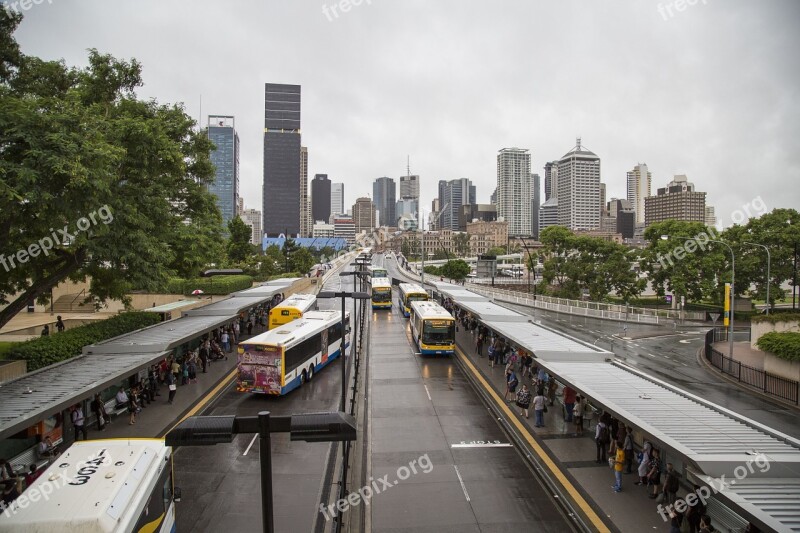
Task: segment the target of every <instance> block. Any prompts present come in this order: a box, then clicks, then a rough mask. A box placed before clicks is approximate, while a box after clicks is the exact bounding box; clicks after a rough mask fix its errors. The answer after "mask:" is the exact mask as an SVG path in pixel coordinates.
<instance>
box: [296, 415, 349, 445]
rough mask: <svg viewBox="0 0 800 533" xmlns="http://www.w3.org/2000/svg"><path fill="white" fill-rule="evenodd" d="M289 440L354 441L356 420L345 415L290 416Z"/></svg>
mask: <svg viewBox="0 0 800 533" xmlns="http://www.w3.org/2000/svg"><path fill="white" fill-rule="evenodd" d="M290 438H291V440H293V441H294V440H301V441H305V442H332V441H353V440H356V419H355V418H354V417H353V416H352V415H349V414H347V413H341V412H335V413H307V414H301V415H292V422H291V429H290Z"/></svg>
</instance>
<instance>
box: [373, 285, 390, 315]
mask: <svg viewBox="0 0 800 533" xmlns="http://www.w3.org/2000/svg"><path fill="white" fill-rule="evenodd" d="M370 294H371V297H372V308H373V309H391V308H392V282H391V281H389V278H373V279H372V292H371V293H370Z"/></svg>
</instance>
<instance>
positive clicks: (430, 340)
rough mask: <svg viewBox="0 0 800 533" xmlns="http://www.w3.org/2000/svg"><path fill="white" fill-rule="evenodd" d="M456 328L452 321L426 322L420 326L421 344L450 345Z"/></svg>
mask: <svg viewBox="0 0 800 533" xmlns="http://www.w3.org/2000/svg"><path fill="white" fill-rule="evenodd" d="M455 333H456V326H455V322H453V321H452V320H426V321H425V323H424V325H423V326H422V342H424V343H425V344H434V343H441V344H452V343H453V339H454V338H455Z"/></svg>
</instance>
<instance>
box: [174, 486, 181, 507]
mask: <svg viewBox="0 0 800 533" xmlns="http://www.w3.org/2000/svg"><path fill="white" fill-rule="evenodd" d="M181 495H182V492H181V488H180V487H175V488H174V489H173V492H172V500H173V501H174V502H175V503H180V502H181Z"/></svg>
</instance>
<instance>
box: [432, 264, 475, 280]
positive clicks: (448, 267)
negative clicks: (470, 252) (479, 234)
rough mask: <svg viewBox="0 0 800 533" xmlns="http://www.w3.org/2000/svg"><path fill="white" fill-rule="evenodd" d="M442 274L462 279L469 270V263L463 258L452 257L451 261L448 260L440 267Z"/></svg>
mask: <svg viewBox="0 0 800 533" xmlns="http://www.w3.org/2000/svg"><path fill="white" fill-rule="evenodd" d="M439 271H440V273H441V275H442V276H445V277H446V278H450V279H455V280H459V281H460V280H462V279H464V278H466V277H467V274H469V272H470V268H469V264H467V262H466V261H464V260H463V259H454V260H452V261H448V262H447V263H445V264H444V265H442V268H441V269H439Z"/></svg>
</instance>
